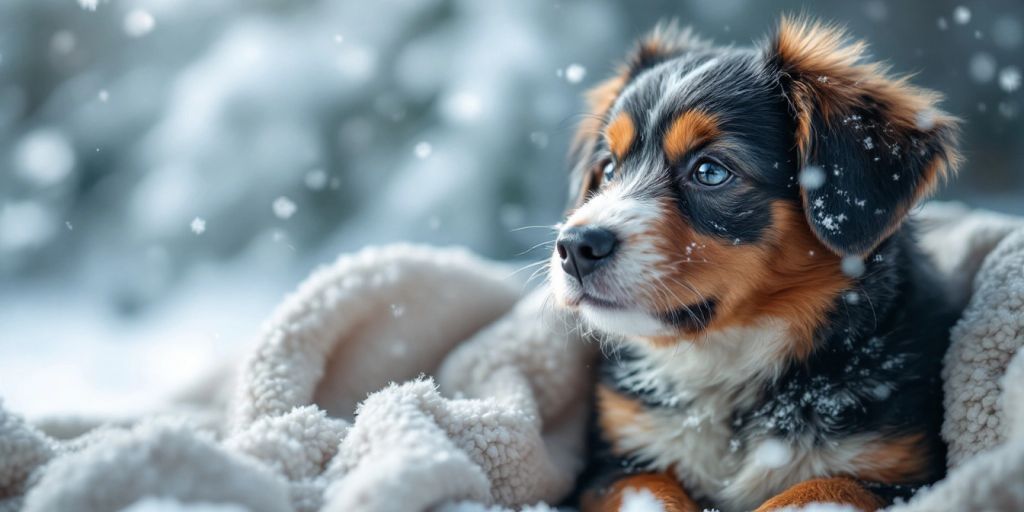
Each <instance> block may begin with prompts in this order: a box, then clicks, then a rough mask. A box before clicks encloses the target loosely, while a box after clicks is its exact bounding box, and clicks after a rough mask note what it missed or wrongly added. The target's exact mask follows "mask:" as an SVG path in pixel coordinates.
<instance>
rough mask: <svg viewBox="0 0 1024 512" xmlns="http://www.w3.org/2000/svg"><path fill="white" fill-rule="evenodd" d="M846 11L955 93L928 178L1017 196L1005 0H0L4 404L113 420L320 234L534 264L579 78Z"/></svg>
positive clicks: (202, 355)
mask: <svg viewBox="0 0 1024 512" xmlns="http://www.w3.org/2000/svg"><path fill="white" fill-rule="evenodd" d="M800 10H805V11H806V12H808V13H810V14H814V15H817V16H820V17H823V18H827V19H832V20H836V21H839V22H842V23H845V24H847V25H848V26H849V27H850V28H851V29H852V31H853V32H854V33H855V34H856V35H858V36H860V37H864V38H866V39H868V40H869V41H870V42H871V44H872V47H873V49H874V53H875V55H877V56H879V57H881V58H885V59H888V60H889V61H891V62H892V63H893V64H894V66H895V69H897V70H899V71H913V72H918V78H917V81H918V82H919V83H921V84H923V85H926V86H929V87H932V88H935V89H938V90H941V91H943V92H945V93H946V94H947V96H948V100H947V102H946V103H945V106H946V107H947V109H948V110H950V111H952V112H953V113H955V114H957V115H959V116H962V117H963V118H964V119H965V120H966V137H965V144H964V148H965V150H966V154H967V156H968V164H967V166H966V168H965V169H964V172H963V173H962V175H961V178H960V179H959V180H957V181H956V182H955V183H954V184H953V185H952V186H949V187H947V188H946V189H945V190H944V191H943V193H942V197H945V198H959V199H964V200H967V201H969V202H971V203H972V204H975V205H979V206H986V207H990V208H994V209H997V210H1002V211H1008V212H1015V213H1022V214H1024V137H1022V134H1024V130H1022V127H1024V120H1022V112H1021V108H1022V92H1021V90H1020V86H1021V69H1022V67H1024V62H1022V60H1024V3H1022V2H1020V1H1019V0H1003V1H992V0H987V1H976V2H946V1H935V0H919V1H913V2H912V1H902V0H901V1H896V0H891V1H885V0H867V1H850V2H845V1H844V2H839V1H835V2H828V3H827V4H826V3H812V2H796V1H781V2H772V3H770V2H760V1H755V0H714V1H710V2H709V1H705V0H690V1H682V0H675V1H667V0H664V1H627V0H621V1H612V0H560V1H553V0H507V1H506V0H495V1H481V0H372V1H369V0H319V1H300V2H292V1H287V0H108V1H104V0H99V1H96V0H82V1H81V2H80V3H78V2H76V0H3V1H2V2H0V397H3V398H4V399H5V402H6V405H7V406H8V407H10V408H12V409H13V410H15V411H18V412H21V413H26V414H29V415H31V416H40V415H46V414H52V413H56V412H79V413H85V414H106V413H126V412H129V411H138V410H140V409H143V408H146V407H149V406H152V405H154V404H156V403H158V402H159V400H161V399H162V398H163V397H165V396H166V395H167V394H168V393H170V392H171V391H173V390H175V389H177V388H178V387H180V386H181V385H182V384H184V383H187V382H189V381H191V380H193V379H194V378H195V377H196V376H198V375H200V374H202V373H204V372H206V371H207V370H209V369H210V368H211V366H213V365H214V364H216V362H217V361H218V360H220V359H222V358H223V357H225V356H227V355H229V354H232V353H235V352H237V351H238V350H239V348H240V347H242V346H244V344H245V343H247V342H248V341H249V340H251V339H252V336H253V335H254V334H255V333H256V332H257V330H258V327H259V324H260V322H261V320H262V318H263V317H265V316H266V315H267V314H268V313H269V312H270V310H271V308H272V307H273V305H274V304H275V303H276V302H277V301H278V300H279V299H280V298H281V297H282V295H283V294H284V293H286V292H287V291H288V290H290V289H292V288H293V287H294V286H295V285H296V283H297V282H298V280H300V279H301V278H302V277H303V276H304V275H306V274H307V273H308V272H309V271H310V270H311V269H313V268H314V267H315V266H316V265H318V264H321V263H324V262H328V261H331V260H332V259H333V258H334V257H335V256H336V255H337V254H338V253H339V252H342V251H350V250H353V249H357V248H359V247H360V246H363V245H365V244H368V243H378V242H388V241H397V240H414V241H421V242H431V243H442V244H452V243H457V244H463V245H466V246H469V247H470V248H472V249H474V250H477V251H479V252H482V253H483V254H485V255H487V256H491V257H496V258H515V257H518V258H525V259H533V260H537V259H542V258H544V257H546V251H547V249H546V248H539V249H534V250H533V251H530V248H531V247H533V246H534V245H535V244H537V243H539V242H543V241H545V240H546V239H548V238H549V237H550V233H549V231H547V230H545V229H518V228H520V227H523V226H534V225H548V224H552V223H554V222H556V221H557V220H558V217H559V215H560V212H561V210H562V207H563V205H564V199H565V194H566V192H565V180H564V176H565V172H564V165H563V164H564V154H565V151H566V147H567V144H568V139H569V138H570V136H571V133H572V128H573V126H574V125H575V123H576V121H577V120H578V119H579V114H580V113H581V111H582V108H581V103H580V101H579V93H580V92H581V91H582V90H584V89H585V88H586V87H587V86H588V85H591V84H593V83H595V82H596V81H598V80H599V79H600V78H602V77H603V76H606V75H607V74H608V73H610V71H611V70H612V69H613V67H614V63H615V62H616V61H617V59H620V58H622V56H623V53H624V49H625V47H626V45H627V44H628V43H629V42H630V41H631V40H632V39H634V38H635V37H637V36H638V35H640V34H641V33H643V32H644V31H645V30H647V29H648V28H650V27H651V26H653V24H654V23H655V22H656V21H657V20H658V19H660V18H664V17H673V16H674V17H678V18H679V19H680V20H681V21H682V22H684V23H688V24H692V25H694V26H695V27H696V28H697V29H698V30H699V31H700V32H701V33H703V34H704V35H706V36H709V37H712V38H714V39H715V40H716V41H717V42H720V43H729V42H735V43H738V44H747V43H749V42H750V41H751V40H753V39H755V38H757V37H760V36H761V35H762V34H764V33H765V32H766V31H767V30H769V29H770V27H771V26H773V24H774V22H775V19H776V18H777V16H778V14H779V13H782V12H798V11H800Z"/></svg>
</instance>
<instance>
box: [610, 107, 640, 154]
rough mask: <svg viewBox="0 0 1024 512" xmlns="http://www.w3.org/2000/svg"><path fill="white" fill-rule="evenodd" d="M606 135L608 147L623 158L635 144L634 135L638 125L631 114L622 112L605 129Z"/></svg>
mask: <svg viewBox="0 0 1024 512" xmlns="http://www.w3.org/2000/svg"><path fill="white" fill-rule="evenodd" d="M604 136H605V138H606V139H607V140H608V149H610V150H611V152H612V154H613V155H615V158H618V159H620V160H621V159H622V158H623V157H624V156H626V151H629V146H631V145H632V144H633V137H635V136H636V126H635V125H634V124H633V118H631V117H629V114H627V113H625V112H622V113H620V114H619V115H617V116H615V119H612V122H610V123H608V127H607V128H605V130H604Z"/></svg>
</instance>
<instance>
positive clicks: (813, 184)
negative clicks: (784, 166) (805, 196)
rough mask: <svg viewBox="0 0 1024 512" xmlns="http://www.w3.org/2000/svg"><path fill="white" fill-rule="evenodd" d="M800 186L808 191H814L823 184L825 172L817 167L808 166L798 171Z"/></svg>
mask: <svg viewBox="0 0 1024 512" xmlns="http://www.w3.org/2000/svg"><path fill="white" fill-rule="evenodd" d="M799 181H800V186H801V187H804V188H806V189H808V190H815V189H817V188H820V187H821V186H822V185H824V184H825V171H823V170H822V169H821V167H818V166H817V165H808V166H807V167H804V168H803V170H801V171H800V177H799Z"/></svg>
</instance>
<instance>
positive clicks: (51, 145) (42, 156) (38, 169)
mask: <svg viewBox="0 0 1024 512" xmlns="http://www.w3.org/2000/svg"><path fill="white" fill-rule="evenodd" d="M76 159H77V158H76V155H75V150H74V148H73V147H72V146H71V142H70V141H69V140H68V138H67V136H65V135H64V134H63V133H62V132H60V131H58V130H54V129H51V128H41V129H38V130H34V131H32V132H29V133H28V134H27V135H25V136H24V137H22V138H21V139H20V140H19V141H18V143H17V145H16V146H15V147H14V170H15V172H16V173H17V174H18V175H19V176H20V177H21V178H23V179H24V180H25V181H27V182H29V183H31V184H32V185H35V186H38V187H48V186H51V185H56V184H58V183H60V182H62V181H64V179H65V178H67V177H68V176H69V175H70V174H71V172H72V171H73V170H74V167H75V161H76Z"/></svg>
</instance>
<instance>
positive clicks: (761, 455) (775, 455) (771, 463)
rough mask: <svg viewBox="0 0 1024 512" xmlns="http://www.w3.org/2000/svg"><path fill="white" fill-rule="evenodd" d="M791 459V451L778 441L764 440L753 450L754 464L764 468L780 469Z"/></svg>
mask: <svg viewBox="0 0 1024 512" xmlns="http://www.w3.org/2000/svg"><path fill="white" fill-rule="evenodd" d="M792 458H793V451H792V450H791V449H790V448H789V446H787V445H786V444H785V443H783V442H782V441H780V440H778V439H771V438H769V439H765V440H764V441H763V442H762V443H761V444H760V445H759V446H758V447H757V449H756V450H754V462H755V463H756V464H757V465H759V466H761V467H765V468H781V467H782V466H785V465H786V464H787V463H788V462H789V461H790V459H792Z"/></svg>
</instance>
